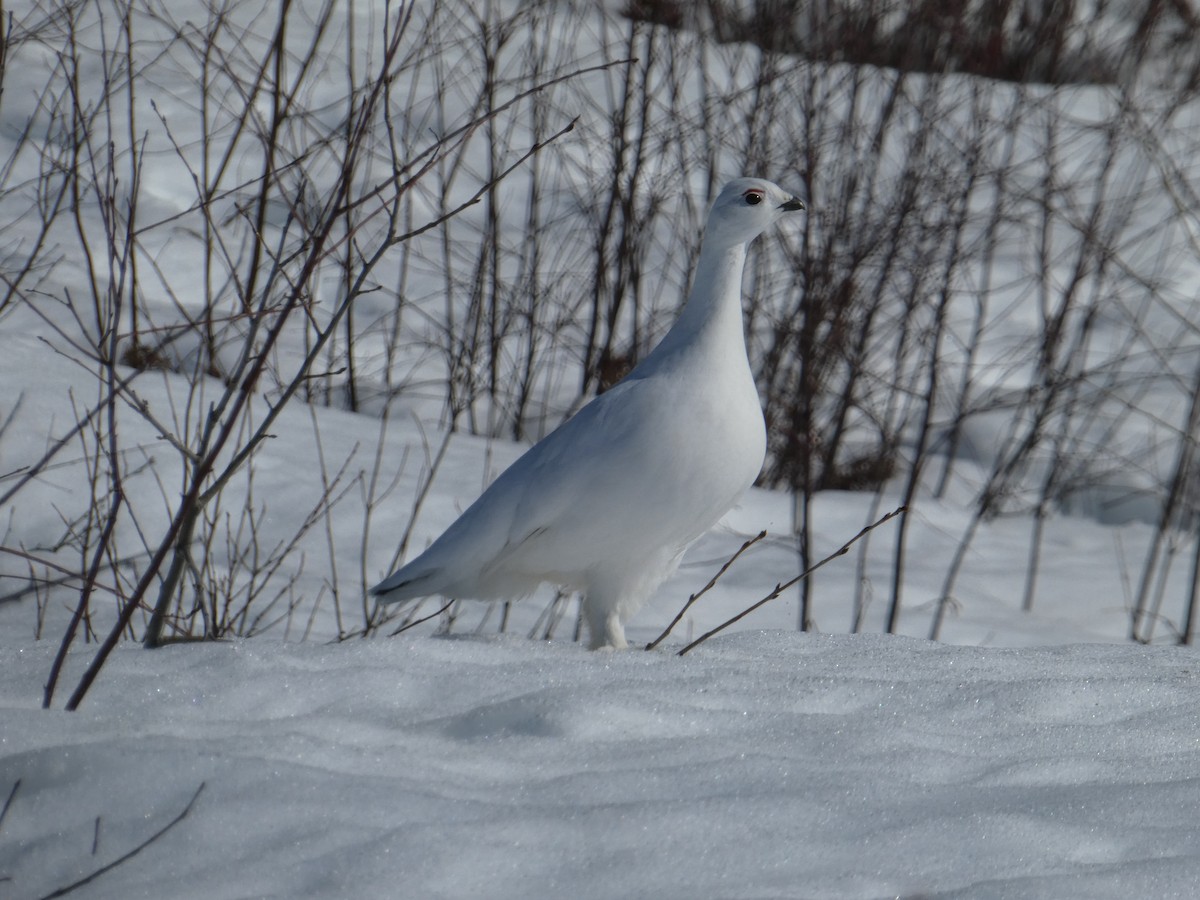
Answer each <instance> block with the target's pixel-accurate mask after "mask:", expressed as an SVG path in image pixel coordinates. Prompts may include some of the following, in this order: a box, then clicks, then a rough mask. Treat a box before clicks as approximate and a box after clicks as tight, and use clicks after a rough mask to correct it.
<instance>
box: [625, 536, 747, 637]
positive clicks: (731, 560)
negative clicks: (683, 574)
mask: <svg viewBox="0 0 1200 900" xmlns="http://www.w3.org/2000/svg"><path fill="white" fill-rule="evenodd" d="M766 536H767V532H766V529H763V530H762V531H760V532H759V533H758V534H756V535H755V536H754V537H752V538H750V540H748V541H746V542H745V543H744V544H742V546H741V547H739V548H738V551H737V553H735V554H733V556H731V557H729V559H728V560H726V562H725V565H723V566H721V568H720V570H719V571H718V572H717V574H716V575H714V576H713V577H712V578H711V579H709V582H708V584H706V585H705V586H704V587H702V588H700V590H698V591H696V593H694V594H692V596H690V597H688V598H687V603H685V604H683V608H682V609H681V610H679V612H677V613H676V614H675V618H673V619H672V620H671V624H670V625H668V626H667V627H666V628H665V629H664V630H663V633H662V634H660V635H659V636H658V637H656V638H655V639H654V640H652V641H651V642H650V643H648V644H647V645H646V649H647V650H653V649H654V648H655V647H657V646H658V645H659V644H661V643H662V640H663V638H665V637H666V636H667V635H668V634H670V633H671V629H673V628H674V627H675V626H676V625H678V624H679V620H680V619H682V618H683V617H684V615H685V614H686V613H687V611H688V610H689V609H691V608H692V604H693V603H695V602H696V601H697V600H699V599H700V598H701V597H703V596H704V595H705V594H707V593H708V592H709V591H710V590H712V589H713V587H715V586H716V583H717V582H718V581H719V580H720V578H721V576H722V575H724V574H725V573H726V572H728V571H729V567H730V566H732V565H733V563H734V561H735V560H736V559H737V558H738V557H739V556H741V555H742V554H743V553H745V552H746V551H747V550H749V549H750V548H751V547H752V546H753V545H755V544H757V543H758V542H759V541H761V540H762V539H763V538H765V537H766Z"/></svg>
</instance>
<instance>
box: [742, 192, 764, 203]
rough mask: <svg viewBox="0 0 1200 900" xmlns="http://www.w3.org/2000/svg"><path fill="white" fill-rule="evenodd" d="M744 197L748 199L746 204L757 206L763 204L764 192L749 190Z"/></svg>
mask: <svg viewBox="0 0 1200 900" xmlns="http://www.w3.org/2000/svg"><path fill="white" fill-rule="evenodd" d="M742 196H743V197H745V198H746V202H747V203H748V204H750V205H751V206H757V205H758V204H759V203H762V202H763V192H762V191H755V190H749V191H746V193H744V194H743V195H742Z"/></svg>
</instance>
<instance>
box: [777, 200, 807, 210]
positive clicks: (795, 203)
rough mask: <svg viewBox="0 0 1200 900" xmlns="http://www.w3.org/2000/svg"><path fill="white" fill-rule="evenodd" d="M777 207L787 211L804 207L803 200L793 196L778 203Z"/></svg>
mask: <svg viewBox="0 0 1200 900" xmlns="http://www.w3.org/2000/svg"><path fill="white" fill-rule="evenodd" d="M779 208H780V209H782V210H786V211H787V212H795V211H796V210H798V209H804V202H803V201H802V200H801V199H800V198H799V197H793V198H792V199H791V200H788V201H787V202H786V203H781V204H779Z"/></svg>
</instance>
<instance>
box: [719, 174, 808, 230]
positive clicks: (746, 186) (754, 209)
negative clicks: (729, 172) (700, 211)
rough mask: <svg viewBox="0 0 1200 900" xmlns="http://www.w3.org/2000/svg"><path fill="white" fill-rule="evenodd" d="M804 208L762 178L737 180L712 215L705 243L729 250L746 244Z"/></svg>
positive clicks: (728, 185)
mask: <svg viewBox="0 0 1200 900" xmlns="http://www.w3.org/2000/svg"><path fill="white" fill-rule="evenodd" d="M797 209H804V204H803V203H802V202H800V200H799V199H798V198H796V197H793V196H792V195H791V194H789V193H788V192H787V191H785V190H784V189H783V188H781V187H779V186H778V185H776V184H772V183H771V182H769V181H765V180H763V179H762V178H735V179H734V180H733V181H731V182H729V184H727V185H725V187H724V188H722V189H721V193H719V194H717V199H716V200H714V201H713V204H712V207H711V208H710V209H709V211H708V225H707V226H706V227H705V241H706V242H709V243H719V244H721V245H725V246H733V245H735V244H746V243H749V242H750V241H752V240H754V239H755V238H756V237H758V236H759V235H760V234H762V233H763V232H764V231H766V230H767V229H768V228H770V227H771V225H772V224H774V223H775V221H776V220H777V219H779V218H780V216H782V215H783V214H784V213H788V212H792V211H793V210H797Z"/></svg>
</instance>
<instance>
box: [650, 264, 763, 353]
mask: <svg viewBox="0 0 1200 900" xmlns="http://www.w3.org/2000/svg"><path fill="white" fill-rule="evenodd" d="M745 263H746V245H745V244H735V245H733V246H732V247H729V246H725V247H709V246H707V245H702V246H701V248H700V260H699V262H698V263H697V264H696V275H695V278H694V279H693V281H692V291H691V294H690V295H689V296H688V299H687V303H685V304H684V306H683V309H682V311H680V313H679V319H678V320H677V321H676V322H675V325H674V326H673V327H672V328H671V330H670V331H669V332H667V335H666V337H664V338H663V339H662V343H660V344H659V345H658V347H657V348H655V351H654V354H653V355H654V356H660V355H662V356H666V355H674V354H675V353H676V352H678V351H680V350H682V349H684V348H697V349H700V348H703V350H702V351H701V352H704V353H705V354H706V355H708V356H709V357H710V358H712V357H713V356H714V355H716V354H719V355H720V356H726V355H728V356H730V357H732V358H742V359H744V358H745V355H746V342H745V337H744V335H743V334H742V270H743V268H744V267H745Z"/></svg>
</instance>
